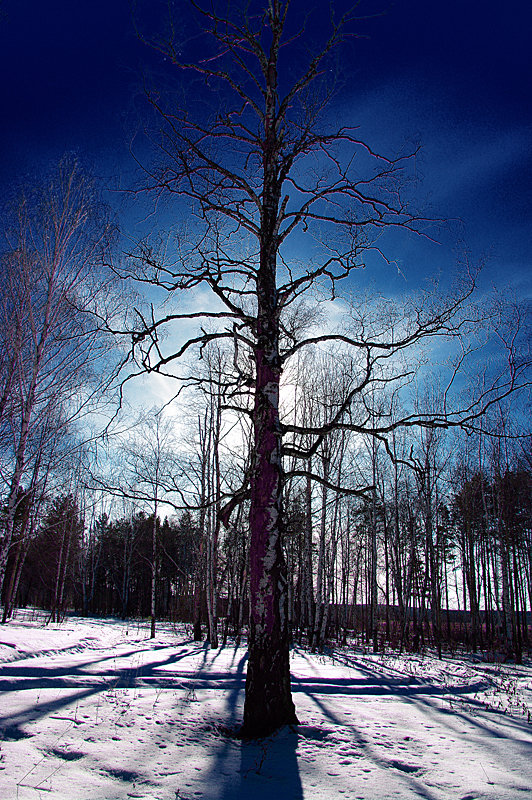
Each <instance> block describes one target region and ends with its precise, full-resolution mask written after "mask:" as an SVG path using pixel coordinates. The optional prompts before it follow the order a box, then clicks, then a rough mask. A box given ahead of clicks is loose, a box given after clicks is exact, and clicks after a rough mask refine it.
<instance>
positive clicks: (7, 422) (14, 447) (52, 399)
mask: <svg viewBox="0 0 532 800" xmlns="http://www.w3.org/2000/svg"><path fill="white" fill-rule="evenodd" d="M13 216H14V219H13V222H12V224H11V227H10V228H8V232H7V235H6V239H5V241H4V242H3V247H2V267H3V270H4V278H3V283H2V291H3V295H2V311H3V316H4V321H5V323H6V328H5V329H4V333H3V336H4V339H5V341H6V351H5V353H6V354H7V355H4V363H3V365H2V366H3V367H4V369H3V373H2V374H3V378H2V385H1V392H2V396H1V399H0V406H1V408H0V421H1V424H2V435H3V437H4V439H5V446H4V448H3V453H2V462H3V463H2V467H3V474H4V475H5V483H6V493H7V502H6V510H5V513H4V518H3V526H2V527H3V531H2V534H3V535H2V538H1V542H0V585H1V584H2V582H3V580H4V575H5V567H6V562H7V557H8V553H9V548H10V546H11V541H12V537H13V531H14V525H15V518H16V514H17V505H18V500H19V498H20V497H21V492H20V488H21V485H22V481H23V480H27V481H28V482H29V480H33V481H34V482H35V476H34V477H33V478H30V476H31V475H32V472H34V468H35V465H36V464H37V463H38V462H39V459H40V458H41V455H42V452H43V451H44V450H46V449H48V451H52V450H53V449H54V447H53V445H54V439H55V438H56V437H57V436H58V432H59V431H60V430H63V429H65V428H66V427H68V426H69V425H71V424H72V422H73V421H74V420H78V419H80V418H81V417H82V416H83V414H85V413H88V411H89V409H90V408H92V407H93V401H94V400H95V399H96V398H97V397H98V398H101V396H102V395H101V392H102V389H103V386H104V380H103V378H102V379H101V380H98V387H95V386H94V385H93V386H92V387H91V378H93V377H94V376H95V375H96V374H97V373H96V371H95V370H94V365H95V362H97V361H98V360H101V359H102V356H103V354H104V353H105V352H108V344H107V345H106V346H104V342H103V340H102V336H101V334H100V331H99V330H98V329H97V326H96V325H95V320H94V318H93V316H92V315H91V314H90V313H89V311H90V306H91V304H92V302H93V299H94V297H95V296H97V295H98V293H99V291H100V289H101V288H102V287H98V278H100V279H101V272H100V271H99V266H100V264H101V259H102V256H103V253H104V252H105V251H106V249H107V247H108V246H109V244H110V240H111V236H112V226H111V225H110V223H109V221H108V218H107V214H106V211H105V208H104V207H103V206H102V205H101V204H100V203H99V202H98V198H97V195H96V193H95V190H94V186H93V184H92V182H91V181H90V180H89V179H88V178H87V176H86V175H84V174H83V172H82V170H81V169H80V167H79V165H78V163H77V162H76V161H74V160H72V159H68V158H66V159H64V160H63V161H62V162H61V163H60V165H59V167H58V169H57V170H56V172H55V173H54V175H53V176H52V177H51V178H50V180H49V181H44V180H43V186H42V187H34V188H33V189H31V190H27V191H26V193H25V194H23V195H22V197H21V199H20V201H19V203H18V205H17V207H16V210H15V212H14V214H13ZM101 376H102V373H101V372H100V373H99V378H101ZM98 389H99V392H98ZM52 423H53V424H52ZM43 435H44V436H45V437H46V441H44V442H43Z"/></svg>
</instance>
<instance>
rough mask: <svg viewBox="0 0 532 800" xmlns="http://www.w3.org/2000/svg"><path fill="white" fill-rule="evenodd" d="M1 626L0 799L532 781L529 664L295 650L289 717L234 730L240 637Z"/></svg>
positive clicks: (386, 789)
mask: <svg viewBox="0 0 532 800" xmlns="http://www.w3.org/2000/svg"><path fill="white" fill-rule="evenodd" d="M148 636H149V631H148V627H147V626H146V625H143V624H141V625H139V624H137V623H130V624H127V623H124V622H118V621H116V620H87V619H80V618H73V617H71V618H68V619H67V620H66V621H65V622H64V623H62V624H61V625H58V626H52V625H49V626H48V627H45V626H44V624H43V620H42V618H40V619H39V617H36V618H34V619H31V618H30V617H28V616H26V617H25V616H24V615H23V614H21V613H19V614H18V616H17V617H16V618H15V619H14V620H13V621H11V622H10V623H9V624H8V625H5V626H2V627H0V691H1V694H0V747H1V752H0V798H1V800H34V798H35V799H37V798H49V797H53V798H54V800H122V798H124V799H125V798H150V800H152V799H153V800H192V798H205V799H206V800H215V799H216V800H236V799H237V798H238V800H248V799H249V800H265V798H268V800H271V798H276V799H277V798H279V800H298V799H299V798H305V800H307V799H308V800H328V799H329V798H352V800H358V799H359V798H360V800H362V799H363V800H386V799H387V798H396V800H402V798H419V797H421V798H427V800H454V798H459V799H460V800H481V799H482V800H485V799H486V798H490V800H506V799H507V798H522V800H527V799H528V798H531V797H532V717H531V713H530V712H531V711H532V665H531V664H530V663H528V664H527V665H525V666H523V667H514V666H510V665H494V664H484V663H475V662H474V661H473V660H472V659H469V660H467V661H461V660H458V659H452V660H451V659H446V660H443V661H438V660H437V659H436V658H433V657H424V658H421V657H419V656H411V655H407V656H397V655H393V654H388V655H378V656H375V655H372V654H364V653H363V652H362V651H361V650H360V649H359V650H355V649H352V648H351V649H349V648H347V649H345V650H337V651H334V652H333V653H331V654H330V655H327V656H323V655H319V656H317V655H310V654H309V653H307V652H305V651H303V650H301V649H296V650H295V651H294V653H293V658H292V676H293V691H294V699H295V702H296V706H297V711H298V715H299V720H300V723H301V724H300V726H299V727H298V728H297V731H295V730H294V731H291V730H288V729H286V730H283V731H282V732H280V733H278V734H277V735H275V736H272V737H270V738H268V739H265V740H261V741H257V742H241V741H239V740H238V739H236V738H235V737H234V736H232V735H231V731H232V730H233V729H234V728H235V727H236V726H237V724H238V721H239V720H240V718H241V714H242V704H243V698H244V678H245V671H246V652H245V650H244V649H242V648H235V647H234V646H228V647H226V648H225V649H218V650H210V649H208V648H207V647H206V646H204V645H201V644H200V645H198V644H196V643H194V642H192V641H191V639H190V637H188V636H187V634H186V632H185V630H184V628H183V627H178V628H174V627H172V626H171V625H164V626H161V627H160V628H159V631H158V634H157V637H156V639H155V640H150V639H149V638H148Z"/></svg>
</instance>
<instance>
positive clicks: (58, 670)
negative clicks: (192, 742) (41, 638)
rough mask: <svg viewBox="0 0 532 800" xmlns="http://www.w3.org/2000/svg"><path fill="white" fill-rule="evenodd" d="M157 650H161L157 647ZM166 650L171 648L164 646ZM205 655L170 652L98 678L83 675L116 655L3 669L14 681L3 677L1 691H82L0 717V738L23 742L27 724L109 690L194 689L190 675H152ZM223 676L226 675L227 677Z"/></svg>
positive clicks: (1, 670) (3, 672)
mask: <svg viewBox="0 0 532 800" xmlns="http://www.w3.org/2000/svg"><path fill="white" fill-rule="evenodd" d="M156 647H157V646H156ZM146 649H151V648H146ZM154 649H155V648H154ZM157 649H161V648H159V647H157ZM164 649H168V648H167V647H165V648H164ZM138 652H140V651H137V650H132V651H130V652H129V653H128V654H121V655H120V657H121V658H124V657H127V655H135V654H137V653H138ZM202 652H203V648H196V649H195V650H187V649H186V648H183V649H181V650H180V651H178V652H173V653H171V654H170V655H169V656H168V658H166V659H162V660H160V661H158V662H155V663H154V662H151V663H150V664H147V665H142V666H139V667H136V668H124V669H121V668H118V669H116V670H104V671H101V672H98V674H96V675H91V674H88V673H86V672H84V671H83V668H84V667H87V666H89V665H90V666H94V665H97V664H99V663H103V662H105V661H110V660H113V659H115V658H116V657H117V656H116V655H111V656H105V657H102V658H101V659H92V660H90V661H84V662H83V663H82V664H78V665H76V666H75V667H70V668H66V667H53V668H41V669H39V668H35V667H22V666H19V667H16V666H12V665H6V666H4V667H2V668H1V669H0V676H1V675H2V674H4V675H6V676H7V675H9V676H12V678H11V680H9V679H7V678H6V679H5V680H2V679H1V677H0V691H3V692H19V691H22V690H25V689H73V690H76V689H78V690H81V691H77V692H75V693H73V694H69V695H68V696H67V697H61V698H57V699H55V700H54V701H51V702H49V703H48V702H44V703H34V704H32V705H29V706H28V707H27V708H25V709H24V710H23V711H20V712H18V713H17V714H14V715H12V714H7V715H4V716H0V739H1V738H2V737H3V736H4V737H6V731H7V736H8V737H9V738H17V739H22V738H24V737H25V736H26V735H27V734H26V733H25V732H24V731H23V730H22V728H21V726H23V725H24V724H26V723H28V722H34V721H35V720H38V719H41V718H42V717H44V716H47V715H48V714H50V713H52V712H54V711H57V710H58V709H60V708H66V707H68V706H70V705H72V704H73V703H79V701H80V700H83V699H85V698H87V697H90V696H91V695H94V694H98V693H100V692H104V691H107V690H108V689H110V688H113V689H120V688H136V687H138V686H142V685H145V686H150V687H153V688H161V689H164V688H171V689H176V688H177V689H179V688H185V689H187V688H190V687H191V686H195V684H194V678H193V677H191V675H190V673H172V676H173V675H175V678H173V677H169V678H168V679H165V678H161V676H159V675H156V674H153V673H155V670H157V669H160V668H161V667H164V666H166V665H169V664H174V663H176V662H178V661H180V660H181V659H184V658H188V657H192V656H194V655H197V654H199V653H202ZM204 658H205V656H204ZM21 673H22V675H27V677H22V678H20V679H17V677H16V676H17V675H20V674H21ZM180 675H182V676H183V678H180ZM223 677H227V676H225V675H224V676H223ZM13 678H14V680H13ZM145 679H146V682H145Z"/></svg>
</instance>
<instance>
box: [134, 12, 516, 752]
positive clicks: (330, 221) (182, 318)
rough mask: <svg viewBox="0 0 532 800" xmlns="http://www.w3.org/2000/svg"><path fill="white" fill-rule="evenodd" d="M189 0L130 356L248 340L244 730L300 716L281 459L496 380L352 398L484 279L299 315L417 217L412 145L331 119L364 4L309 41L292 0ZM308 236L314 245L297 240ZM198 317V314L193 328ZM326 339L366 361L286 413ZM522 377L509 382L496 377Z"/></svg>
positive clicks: (137, 262) (231, 389) (157, 108)
mask: <svg viewBox="0 0 532 800" xmlns="http://www.w3.org/2000/svg"><path fill="white" fill-rule="evenodd" d="M191 5H192V7H193V9H194V11H195V13H196V14H197V16H198V17H199V19H200V40H201V41H198V40H197V39H195V40H194V48H195V50H194V52H193V53H191V52H190V48H189V47H188V46H187V43H186V42H182V41H178V40H177V39H176V38H175V35H176V31H179V30H181V28H180V26H177V25H176V24H173V25H172V26H171V31H173V34H171V35H170V36H169V37H168V36H167V37H161V38H159V39H157V40H152V41H151V42H150V44H151V45H152V46H153V47H155V48H156V49H157V50H159V51H160V52H161V54H162V55H163V56H164V58H165V59H166V60H167V64H168V65H170V69H173V73H172V74H173V76H175V80H176V81H177V82H179V80H180V78H181V76H182V77H183V78H184V80H186V81H187V84H186V85H187V95H188V97H189V98H190V99H189V102H188V103H187V105H182V104H180V102H179V100H176V99H175V98H176V95H175V93H173V94H172V96H171V97H169V96H168V94H167V93H165V91H164V89H161V87H158V88H157V90H154V91H152V92H151V93H149V95H148V96H149V100H150V103H151V107H152V109H153V113H154V118H155V119H156V120H157V125H156V127H157V132H156V133H155V134H154V138H153V144H154V148H155V152H156V156H155V158H154V161H153V164H152V165H151V166H145V170H146V191H147V192H148V193H151V194H152V196H153V198H154V200H156V201H161V202H166V203H168V202H170V201H171V200H172V199H174V200H175V202H176V217H175V219H176V226H175V230H174V231H173V233H175V236H172V237H170V238H169V239H168V240H167V241H166V242H165V245H164V247H162V248H161V247H159V246H158V245H157V243H156V242H155V241H154V240H145V241H143V242H141V243H140V244H139V247H138V248H137V249H136V250H134V251H133V252H131V253H130V260H129V267H128V268H127V269H125V270H124V272H125V274H129V275H130V276H131V277H133V278H134V279H135V280H137V281H141V282H145V283H147V284H149V285H150V286H154V285H155V286H157V287H159V288H160V289H163V290H165V291H166V292H168V293H169V295H170V296H171V297H172V298H173V300H174V301H175V303H176V305H175V306H174V307H173V308H172V309H168V306H166V307H164V308H163V310H162V313H160V314H158V313H156V311H155V309H153V308H152V309H150V311H149V312H148V313H145V312H143V311H142V310H141V309H138V310H137V311H136V312H135V317H134V319H135V321H134V322H133V323H131V327H130V329H129V332H130V336H131V352H130V363H131V364H134V365H136V367H137V368H138V370H139V371H148V372H151V373H159V374H163V375H171V376H172V377H178V378H183V379H185V380H186V379H189V378H190V382H194V380H195V379H194V376H193V375H190V373H187V372H185V371H184V370H183V369H180V367H179V364H180V363H181V360H182V359H183V357H184V356H186V355H189V354H190V353H191V352H194V351H195V352H196V354H197V357H199V358H201V354H202V352H203V348H205V346H206V345H207V344H208V343H209V342H213V341H216V342H219V343H223V342H224V341H225V342H228V343H232V345H233V347H234V349H235V354H238V357H236V356H235V369H236V372H237V377H238V380H236V381H234V382H233V383H232V384H231V383H230V384H229V385H228V387H227V389H226V391H225V398H224V400H225V403H224V406H225V408H230V407H231V406H232V404H233V399H234V398H235V397H238V396H239V395H241V394H242V393H243V392H248V393H250V392H251V393H252V395H253V401H252V408H251V410H250V412H249V413H250V415H251V419H252V428H253V442H252V453H251V468H250V476H249V483H248V486H247V487H243V488H242V492H241V497H242V498H244V497H247V498H249V503H250V511H249V535H250V547H249V591H250V623H249V640H248V641H249V661H248V668H247V676H246V696H245V706H244V724H243V729H242V735H243V736H248V737H254V736H263V735H266V734H268V733H270V732H271V731H273V730H275V729H277V728H278V727H280V726H282V725H286V724H295V723H297V716H296V711H295V706H294V703H293V700H292V696H291V690H290V669H289V626H288V598H287V574H286V563H285V556H284V552H283V526H284V523H283V517H284V512H283V486H284V483H285V480H286V477H287V476H286V474H285V470H284V462H283V458H284V457H285V456H287V457H293V458H297V459H302V463H303V464H307V465H308V464H310V463H312V461H313V459H314V456H315V455H316V454H317V452H318V450H319V448H320V447H321V445H322V443H323V441H324V439H325V438H326V437H327V436H328V435H329V434H330V433H331V431H333V430H334V429H336V428H337V427H339V426H343V427H344V429H345V430H351V431H353V432H354V433H357V432H362V433H368V434H371V435H373V436H378V437H381V438H382V439H385V438H386V437H387V436H388V435H390V434H391V433H392V432H393V430H394V429H395V428H396V427H398V426H399V425H401V424H406V425H409V426H414V425H436V426H444V427H445V426H448V425H450V424H460V423H461V422H462V421H463V419H464V417H466V418H472V417H474V416H475V415H476V414H478V413H480V410H481V406H482V405H485V404H486V403H487V402H489V401H490V395H489V392H488V393H486V394H485V395H484V396H483V398H478V399H477V401H475V402H474V403H473V404H472V405H471V406H470V407H469V408H468V409H467V410H466V413H462V414H461V415H458V414H457V413H455V414H454V415H453V414H450V413H449V407H448V403H445V402H443V403H442V406H441V409H440V411H439V412H438V413H437V414H436V415H434V414H430V415H425V414H422V413H418V412H412V413H411V414H410V413H409V414H408V415H407V416H406V417H405V418H403V419H401V420H400V419H392V418H390V417H387V418H384V419H376V418H375V415H374V414H373V413H372V410H371V408H367V407H366V408H365V406H364V402H363V403H362V404H361V405H360V406H359V407H358V409H357V411H356V413H352V407H353V404H354V403H355V400H357V399H358V398H361V397H362V396H363V395H364V394H365V392H367V390H368V389H371V390H373V391H374V393H375V394H378V392H379V390H380V389H381V388H382V387H383V386H384V385H385V384H386V382H387V381H390V380H392V378H391V377H390V370H391V369H392V366H393V365H395V366H398V365H399V362H400V359H399V356H400V355H401V354H402V353H403V352H404V351H405V350H407V349H408V348H412V347H415V346H416V344H418V343H419V342H421V341H422V340H423V339H427V338H430V337H441V336H447V337H451V338H452V337H458V336H461V335H463V333H464V332H465V330H466V329H467V326H468V325H469V327H471V326H472V325H473V322H472V320H471V315H470V316H468V317H464V316H461V312H462V309H463V306H464V303H466V301H467V300H468V298H469V297H470V295H471V293H472V291H473V282H472V281H471V282H470V281H468V280H465V281H464V282H463V283H461V285H460V286H458V287H457V288H456V290H453V291H451V292H450V293H449V294H448V295H447V296H446V297H445V298H439V299H438V300H436V299H434V298H433V297H431V296H430V295H429V294H425V295H424V296H423V297H422V299H421V302H420V303H417V304H416V303H414V302H412V303H411V304H410V307H409V308H408V309H407V310H406V311H405V310H404V309H401V310H398V309H392V311H390V310H389V308H388V306H386V307H385V309H384V310H381V312H380V314H379V315H378V316H375V315H374V316H373V318H372V320H371V323H372V324H371V325H368V324H366V320H364V318H363V316H364V314H365V313H367V312H366V309H365V308H362V309H361V310H360V309H359V308H358V307H356V308H355V309H354V310H353V311H352V313H351V312H347V314H346V319H345V323H343V324H342V326H341V328H340V329H334V328H333V327H329V329H328V330H327V331H324V330H323V327H321V328H316V327H314V329H312V328H309V327H308V326H307V327H306V328H305V327H301V326H299V327H298V326H294V325H293V324H292V320H293V319H294V314H293V311H294V309H295V308H296V307H297V305H298V304H300V303H301V302H302V298H303V297H304V296H305V295H306V296H307V297H309V298H312V302H314V301H315V299H316V298H317V297H320V298H322V299H326V298H328V299H329V300H330V299H332V298H334V297H336V296H337V294H338V292H339V291H340V285H341V284H342V283H345V282H349V279H351V278H353V277H354V275H355V273H356V271H357V269H358V268H360V267H361V266H362V265H363V264H364V255H365V254H366V253H367V252H368V251H370V250H373V251H375V252H380V246H379V243H378V242H379V239H380V237H381V235H382V233H383V232H384V231H386V230H388V229H390V228H395V227H398V228H402V229H409V230H412V231H416V230H418V227H419V222H420V221H419V220H418V219H417V218H416V216H415V215H414V214H413V213H412V212H411V211H410V209H409V207H408V205H407V204H406V202H405V200H404V198H403V196H402V194H401V191H400V185H401V180H402V178H403V177H404V175H405V173H406V172H407V171H408V164H409V158H408V156H407V155H402V156H400V157H398V158H390V157H387V156H384V155H381V154H379V153H377V152H375V151H374V150H373V149H372V148H371V146H370V145H369V144H368V143H366V142H365V141H363V140H361V139H360V138H359V134H358V131H357V128H356V127H354V126H351V125H350V124H348V123H347V124H345V125H340V126H337V127H335V126H334V125H332V124H331V122H330V120H329V119H328V118H327V113H326V112H327V109H328V106H329V101H330V98H331V94H332V92H333V91H334V85H331V83H330V82H329V83H328V82H327V76H330V75H333V74H334V70H333V72H331V68H333V67H334V58H335V56H336V55H337V54H338V53H339V48H341V46H342V44H343V43H345V42H346V41H347V40H348V39H349V41H350V43H351V44H352V43H353V41H356V40H355V39H352V38H350V37H351V36H352V35H353V32H354V31H355V25H356V21H355V19H354V16H353V15H352V14H351V13H350V12H348V13H346V14H345V15H344V16H342V17H340V18H337V17H335V16H334V14H333V15H332V17H330V18H329V19H327V20H325V21H324V23H323V24H322V25H321V26H320V31H321V32H323V37H322V39H321V42H318V43H316V42H314V43H311V46H310V49H309V48H305V47H304V45H305V43H307V42H306V40H305V35H306V32H305V29H304V26H303V28H301V27H300V19H297V18H296V16H297V15H296V14H295V13H294V16H291V12H296V11H297V8H296V5H295V3H291V2H290V0H268V2H264V4H263V5H262V7H260V8H259V9H258V12H257V13H252V12H251V11H250V9H249V6H248V5H247V4H242V5H241V4H240V3H235V4H231V6H227V4H222V3H216V2H215V3H213V4H209V5H208V6H207V5H205V6H202V5H201V4H200V3H197V2H195V0H194V2H192V3H191ZM222 9H223V10H222ZM198 54H201V55H198ZM189 56H190V57H189ZM180 220H181V221H182V225H181V226H180V225H179V224H178V223H179V221H180ZM305 237H306V238H307V239H308V240H309V245H308V246H307V247H306V248H305V249H303V250H302V249H301V247H302V242H303V240H304V238H305ZM296 243H297V247H295V246H294V245H295V244H296ZM298 252H299V253H301V257H298V255H297V253H298ZM187 292H188V293H192V295H193V296H194V297H196V298H198V300H199V301H200V303H201V304H202V305H201V306H200V308H201V310H199V311H198V310H197V308H198V307H197V306H196V307H194V308H192V309H191V308H186V307H183V306H181V307H179V301H183V298H184V296H185V293H187ZM208 295H210V297H209V299H208V300H206V297H207V296H208ZM192 320H196V321H197V322H198V328H197V331H196V332H195V333H194V334H192V335H191V334H190V324H191V321H192ZM325 321H326V320H325ZM180 324H181V325H182V327H181V330H182V334H181V339H180V341H179V344H177V345H176V344H175V342H176V334H174V335H173V336H172V337H169V338H167V339H166V340H165V339H164V337H163V336H162V334H163V331H164V330H166V329H167V328H169V327H174V326H178V327H179V326H180ZM209 325H210V326H211V327H210V328H209ZM172 343H173V344H172ZM317 344H320V346H321V347H329V346H332V345H333V344H336V345H342V346H343V347H345V348H347V349H350V350H352V351H353V352H354V353H356V357H354V358H355V361H354V363H356V368H355V369H354V370H353V374H352V376H351V381H350V383H349V386H346V387H344V388H345V392H344V395H343V397H342V398H341V400H339V401H338V402H336V403H335V404H334V406H333V407H331V408H330V409H329V410H328V416H327V419H326V420H320V422H319V424H315V425H312V424H311V425H309V426H307V427H305V428H302V427H301V426H298V425H297V424H288V423H285V422H284V421H283V420H282V419H281V416H280V404H279V403H280V389H281V379H282V374H283V370H284V369H285V367H286V365H287V363H288V361H289V360H290V359H291V358H293V357H295V356H296V355H297V354H298V353H300V352H301V351H302V350H303V349H304V348H312V347H313V346H316V345H317ZM466 350H467V348H465V349H464V350H463V351H462V356H461V361H460V364H456V365H455V369H456V370H458V369H459V368H460V366H461V365H462V363H463V360H464V359H465V355H464V353H465V352H466ZM242 354H244V358H242ZM243 363H244V364H246V367H245V368H243V367H242V364H243ZM408 374H409V372H408V368H406V371H405V368H404V364H403V363H402V362H401V363H400V369H399V372H397V370H396V372H395V373H394V376H395V377H394V379H395V380H396V381H397V382H398V383H399V384H401V382H403V383H405V382H406V377H405V376H407V375H408ZM452 377H453V376H452V374H451V383H452ZM509 388H510V387H508V386H507V385H505V386H504V387H503V386H501V385H500V384H499V386H498V389H499V391H505V390H506V389H508V390H509ZM446 399H448V398H446ZM236 405H237V406H238V408H239V410H240V411H242V406H241V405H238V404H236ZM285 434H288V435H289V437H288V438H290V437H291V436H296V437H297V435H298V434H300V435H301V436H308V437H310V440H309V441H310V443H309V445H308V447H298V446H296V445H292V444H286V443H285V444H283V438H284V437H285ZM296 472H298V473H299V475H300V477H305V475H309V476H310V477H311V479H312V480H317V481H318V482H319V483H321V485H322V486H325V487H327V489H328V490H334V489H335V488H337V487H335V486H334V484H333V483H332V482H331V481H329V480H327V479H326V478H324V477H323V476H320V475H316V474H314V473H313V472H312V471H311V470H309V469H308V468H305V467H303V468H301V469H300V470H296ZM237 496H238V493H237Z"/></svg>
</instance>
